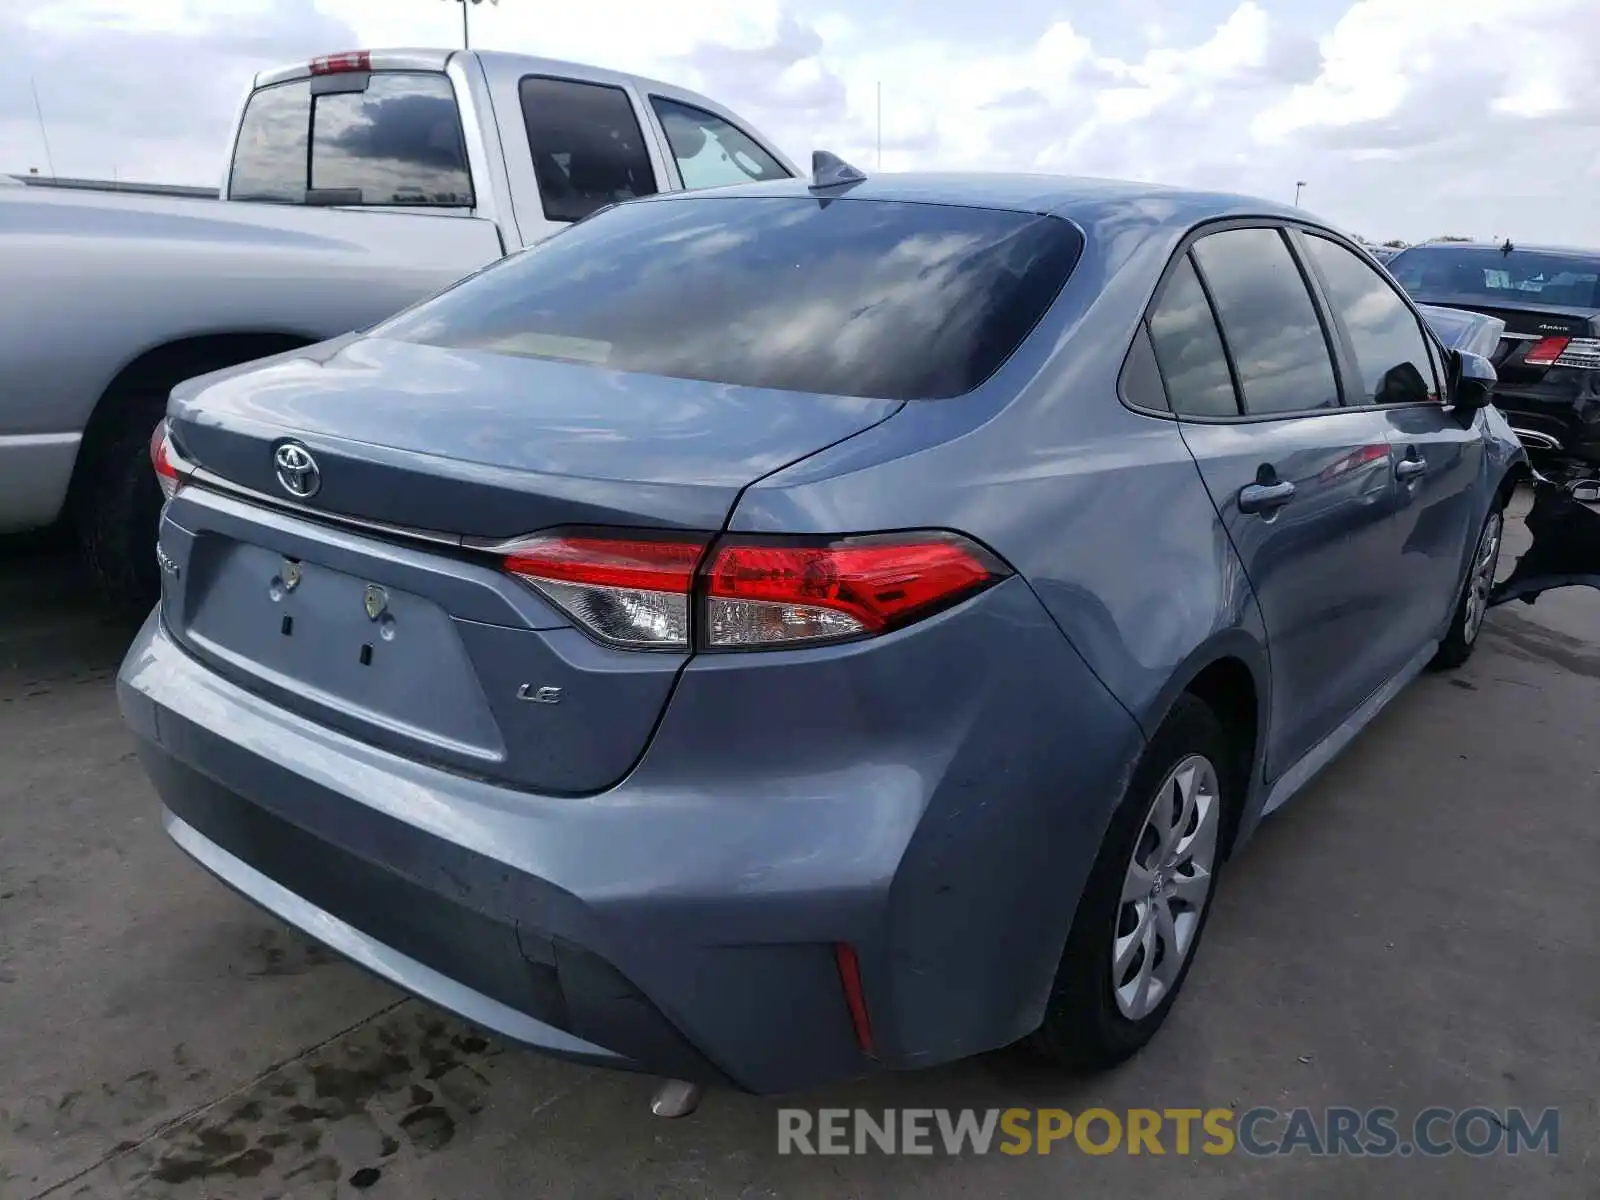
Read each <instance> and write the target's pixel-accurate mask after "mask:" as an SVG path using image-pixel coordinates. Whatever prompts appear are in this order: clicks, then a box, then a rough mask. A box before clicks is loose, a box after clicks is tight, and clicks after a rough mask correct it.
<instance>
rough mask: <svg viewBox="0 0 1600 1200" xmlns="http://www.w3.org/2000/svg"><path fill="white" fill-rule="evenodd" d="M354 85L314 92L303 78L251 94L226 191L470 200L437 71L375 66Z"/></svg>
mask: <svg viewBox="0 0 1600 1200" xmlns="http://www.w3.org/2000/svg"><path fill="white" fill-rule="evenodd" d="M365 78H366V87H365V88H364V89H361V90H354V89H352V90H349V91H336V92H330V93H328V94H324V95H317V94H315V89H314V88H313V86H312V83H311V80H309V79H298V80H293V81H291V82H288V83H280V84H277V85H275V86H272V87H265V88H262V89H260V90H259V91H257V92H256V93H255V94H254V95H253V96H251V98H250V103H249V106H248V107H247V108H246V109H245V113H244V119H243V121H242V122H241V124H240V127H239V140H238V146H237V149H236V150H235V152H234V160H233V171H232V174H231V177H230V180H229V185H228V198H229V199H230V200H258V201H271V202H274V203H280V204H306V203H315V202H318V201H319V200H320V202H322V203H329V202H331V201H334V200H336V201H337V202H338V203H339V204H343V205H362V206H367V207H384V206H390V207H395V206H404V207H407V208H416V207H440V208H470V207H472V204H473V194H472V180H471V176H470V174H469V172H468V170H467V162H466V143H465V141H464V140H463V137H462V132H461V118H460V115H459V113H458V111H457V106H456V98H455V92H454V91H453V89H452V88H451V86H450V81H449V80H448V79H447V78H446V77H445V76H443V75H441V74H438V73H434V72H423V71H380V72H374V73H372V74H371V75H369V76H366V77H365Z"/></svg>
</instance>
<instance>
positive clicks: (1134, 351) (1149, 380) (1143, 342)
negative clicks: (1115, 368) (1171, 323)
mask: <svg viewBox="0 0 1600 1200" xmlns="http://www.w3.org/2000/svg"><path fill="white" fill-rule="evenodd" d="M1118 386H1119V387H1120V389H1121V394H1122V400H1123V403H1125V404H1131V405H1133V407H1135V408H1147V409H1154V410H1156V411H1164V410H1166V408H1167V393H1166V390H1165V389H1164V388H1163V387H1162V386H1161V368H1160V367H1158V366H1156V355H1155V351H1154V350H1153V349H1151V346H1150V333H1149V331H1148V330H1147V329H1146V328H1145V327H1144V325H1143V324H1142V323H1141V324H1140V326H1139V332H1138V333H1137V334H1135V335H1134V338H1133V346H1132V347H1131V348H1130V349H1129V350H1128V361H1127V362H1125V363H1123V364H1122V378H1121V379H1120V380H1119V381H1118Z"/></svg>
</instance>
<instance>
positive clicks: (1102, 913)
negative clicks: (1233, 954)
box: [1032, 696, 1234, 1070]
mask: <svg viewBox="0 0 1600 1200" xmlns="http://www.w3.org/2000/svg"><path fill="white" fill-rule="evenodd" d="M1232 761H1234V757H1233V756H1232V755H1231V754H1230V753H1229V746H1228V742H1227V737H1226V735H1225V733H1224V731H1223V728H1222V724H1221V722H1219V721H1218V719H1217V717H1216V714H1215V713H1213V712H1212V710H1211V709H1210V708H1209V707H1208V706H1207V705H1206V704H1205V703H1203V702H1202V701H1200V700H1198V699H1196V698H1195V697H1193V696H1183V697H1181V698H1180V699H1179V700H1178V702H1177V704H1176V705H1174V707H1173V710H1172V712H1171V713H1170V714H1169V715H1168V717H1167V719H1166V721H1164V722H1163V723H1162V725H1161V728H1160V729H1158V730H1157V731H1156V734H1155V736H1154V737H1153V738H1151V740H1150V744H1149V746H1148V747H1146V749H1145V752H1144V755H1143V757H1142V758H1141V759H1140V762H1139V765H1138V768H1137V769H1136V770H1135V772H1134V776H1133V779H1132V781H1131V783H1130V785H1129V788H1128V791H1127V794H1126V796H1125V797H1124V799H1123V801H1122V803H1121V805H1120V806H1119V807H1118V809H1117V811H1116V813H1115V814H1114V815H1113V817H1112V819H1111V825H1110V828H1109V829H1108V830H1107V831H1106V836H1105V840H1104V841H1103V842H1102V844H1101V847H1100V854H1099V856H1098V858H1097V859H1096V860H1095V865H1094V869H1093V870H1092V872H1091V873H1090V876H1089V882H1088V885H1087V886H1086V887H1085V889H1084V894H1083V897H1082V898H1081V900H1080V901H1079V904H1078V912H1077V915H1076V916H1075V917H1074V919H1073V923H1072V931H1071V933H1070V934H1069V935H1068V937H1067V944H1066V949H1065V951H1064V952H1063V954H1062V958H1061V965H1060V967H1059V968H1058V969H1057V972H1056V983H1055V988H1054V990H1053V992H1052V993H1051V997H1050V1002H1049V1005H1048V1007H1047V1009H1046V1012H1045V1018H1044V1022H1043V1024H1042V1025H1041V1026H1040V1028H1039V1030H1038V1032H1037V1033H1036V1034H1034V1036H1033V1039H1032V1042H1033V1046H1034V1048H1035V1049H1037V1050H1039V1051H1041V1052H1042V1053H1044V1054H1045V1056H1046V1057H1048V1058H1049V1059H1051V1060H1052V1061H1054V1062H1056V1063H1059V1064H1060V1065H1062V1066H1065V1067H1069V1068H1072V1069H1074V1070H1101V1069H1104V1068H1107V1067H1111V1066H1115V1065H1116V1064H1117V1063H1119V1062H1122V1061H1123V1060H1124V1059H1126V1058H1128V1057H1130V1056H1131V1055H1133V1054H1134V1053H1135V1052H1137V1051H1138V1050H1139V1049H1140V1048H1141V1047H1142V1046H1144V1044H1145V1043H1146V1042H1148V1041H1149V1040H1150V1039H1151V1038H1152V1037H1154V1036H1155V1033H1156V1030H1158V1029H1159V1028H1160V1027H1161V1024H1162V1022H1163V1021H1165V1020H1166V1017H1167V1013H1168V1012H1170V1011H1171V1009H1172V1005H1173V1003H1174V1001H1175V1000H1176V999H1177V997H1178V992H1179V990H1180V989H1181V988H1182V987H1183V982H1184V979H1185V978H1186V977H1187V976H1188V973H1189V968H1190V966H1191V965H1192V964H1193V962H1194V957H1195V952H1196V951H1197V949H1198V948H1199V944H1200V936H1201V934H1202V933H1203V932H1204V930H1205V923H1206V918H1207V917H1208V916H1209V914H1210V911H1211V899H1212V895H1213V892H1214V890H1215V882H1216V877H1217V870H1218V867H1219V866H1220V864H1221V858H1222V850H1223V845H1224V842H1223V830H1224V829H1225V828H1226V827H1227V816H1228V813H1229V811H1230V804H1231V803H1232V801H1233V796H1232V789H1233V786H1234V784H1233V780H1232V779H1231V777H1230V773H1229V771H1228V764H1229V763H1231V762H1232Z"/></svg>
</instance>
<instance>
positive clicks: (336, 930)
mask: <svg viewBox="0 0 1600 1200" xmlns="http://www.w3.org/2000/svg"><path fill="white" fill-rule="evenodd" d="M162 819H163V820H164V821H165V823H166V829H167V833H168V835H169V836H170V837H171V838H172V840H173V841H174V842H176V843H177V844H178V846H179V847H180V848H181V849H182V850H184V852H185V853H187V854H188V855H189V856H190V857H191V858H193V859H194V860H195V861H196V862H198V863H199V864H200V865H201V866H203V867H204V868H205V869H206V870H208V871H210V872H211V873H212V874H213V875H215V876H216V877H217V878H218V879H220V880H221V881H222V882H223V883H225V884H227V885H228V886H229V887H231V888H233V889H234V890H235V891H237V892H239V893H240V894H241V895H243V896H245V897H246V898H247V899H249V900H251V901H252V902H254V903H256V904H259V905H260V906H261V907H262V908H264V909H266V910H267V911H268V912H271V913H273V914H274V915H276V916H278V917H281V918H282V919H283V920H285V921H287V922H288V923H289V924H291V925H294V926H296V927H297V928H299V929H303V930H304V931H305V932H306V933H308V934H310V935H311V936H313V937H315V938H316V939H317V940H318V941H320V942H322V943H324V944H325V945H327V946H328V947H330V948H331V949H333V950H337V951H338V952H339V953H340V954H342V955H344V956H345V957H346V958H348V959H350V960H351V961H352V962H354V963H356V964H357V965H358V966H362V967H365V968H366V969H367V970H369V971H371V972H372V973H373V974H375V975H378V976H381V977H382V978H384V979H387V980H388V981H389V982H390V983H393V984H395V985H396V986H398V987H401V988H404V989H405V990H406V991H408V992H412V993H414V994H415V995H418V996H420V997H422V998H423V999H424V1000H428V1001H431V1002H433V1003H434V1004H437V1005H439V1006H440V1007H441V1008H446V1009H449V1010H451V1011H452V1012H456V1013H459V1014H460V1015H461V1016H463V1017H465V1018H466V1019H467V1020H469V1021H472V1022H473V1023H474V1024H477V1025H481V1026H483V1027H484V1028H485V1029H490V1030H493V1031H494V1032H495V1033H499V1034H502V1035H504V1036H506V1037H509V1038H514V1039H515V1040H517V1041H519V1042H523V1043H525V1044H527V1045H530V1046H537V1047H538V1048H540V1049H542V1050H546V1051H548V1052H549V1053H551V1054H558V1055H561V1056H562V1057H565V1058H572V1059H577V1060H580V1061H583V1062H590V1063H595V1064H597V1065H602V1066H612V1067H634V1066H635V1064H633V1063H632V1062H631V1061H630V1060H628V1059H626V1058H624V1057H623V1056H622V1055H620V1054H617V1053H615V1052H613V1051H611V1050H607V1049H606V1048H605V1047H603V1046H596V1045H594V1044H593V1043H592V1042H586V1041H584V1040H583V1039H582V1038H578V1037H574V1036H573V1035H572V1034H570V1033H566V1032H564V1031H563V1030H560V1029H557V1028H556V1027H555V1026H553V1025H547V1024H545V1023H544V1022H543V1021H536V1020H534V1018H532V1017H530V1016H528V1015H527V1014H526V1013H521V1012H518V1011H517V1010H516V1009H514V1008H511V1007H510V1006H509V1005H505V1004H502V1003H500V1001H498V1000H495V999H493V998H491V997H489V996H485V995H484V994H483V993H482V992H478V991H474V990H473V989H471V988H469V987H466V986H465V985H463V984H461V983H458V982H456V981H455V980H453V979H450V978H449V977H447V976H445V975H441V974H440V973H439V972H438V971H435V970H434V969H433V968H431V967H429V966H427V965H425V964H423V963H420V962H418V961H417V960H416V959H414V958H411V957H408V956H407V955H405V954H402V953H400V952H399V951H398V950H395V949H393V948H392V947H389V946H386V945H384V944H383V943H382V942H380V941H378V940H376V939H375V938H371V937H368V936H367V935H366V934H364V933H362V932H361V931H360V930H359V929H357V928H355V927H354V926H353V925H350V924H348V923H346V922H344V921H341V920H340V919H339V918H338V917H336V916H334V915H333V914H332V913H330V912H327V911H326V910H324V909H321V908H318V907H317V906H316V905H314V904H312V903H311V902H310V901H309V900H306V899H304V898H303V897H300V896H297V895H295V894H294V893H293V892H291V891H289V889H288V888H285V887H283V886H281V885H279V884H277V883H274V882H273V881H272V880H271V879H268V878H267V877H266V876H265V875H263V874H262V873H261V872H260V871H257V870H256V869H255V868H254V867H252V866H250V864H248V863H246V862H244V861H243V860H241V859H238V858H235V857H234V856H233V855H232V854H229V853H228V852H227V851H226V850H224V849H223V848H222V847H221V846H219V845H217V844H216V843H215V842H213V841H211V840H210V839H209V838H207V837H205V835H203V834H202V833H200V831H199V830H197V829H195V828H194V827H193V826H192V825H190V824H188V823H187V822H185V821H184V820H183V819H182V818H180V817H178V816H176V815H175V814H174V813H173V812H172V811H171V810H170V809H163V810H162Z"/></svg>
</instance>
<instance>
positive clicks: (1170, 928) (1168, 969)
mask: <svg viewBox="0 0 1600 1200" xmlns="http://www.w3.org/2000/svg"><path fill="white" fill-rule="evenodd" d="M1153 907H1154V908H1155V910H1156V919H1155V921H1154V922H1153V925H1154V930H1153V932H1154V936H1155V938H1156V939H1159V940H1160V942H1161V943H1162V946H1163V949H1164V950H1165V953H1163V954H1162V955H1161V963H1160V965H1159V966H1158V967H1156V969H1155V970H1156V981H1157V982H1158V983H1160V984H1161V992H1162V994H1165V993H1166V991H1167V989H1169V988H1170V987H1171V986H1172V985H1173V982H1174V981H1175V980H1176V979H1177V978H1178V972H1179V970H1181V969H1182V967H1183V960H1184V956H1185V955H1186V953H1187V951H1188V949H1189V948H1188V947H1187V946H1179V945H1178V928H1177V924H1176V923H1175V922H1174V921H1173V919H1172V909H1171V908H1170V907H1169V906H1168V904H1167V902H1166V901H1165V900H1159V901H1157V902H1156V903H1155V905H1153ZM1157 998H1158V999H1159V997H1157Z"/></svg>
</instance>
